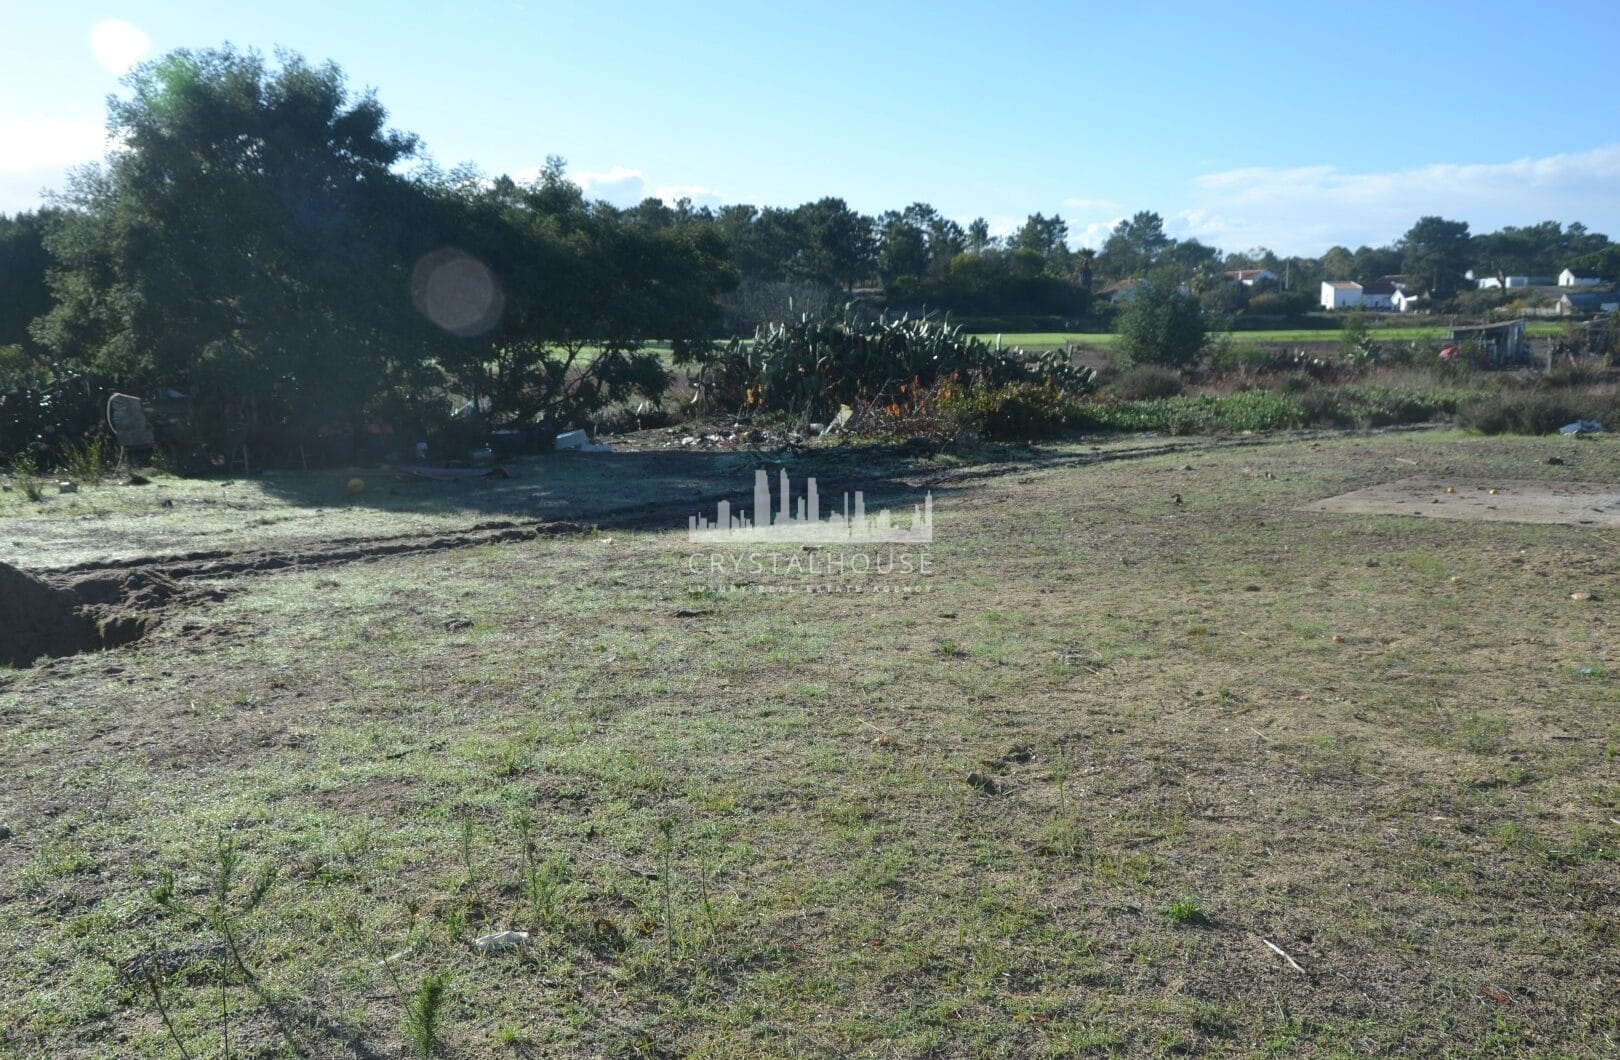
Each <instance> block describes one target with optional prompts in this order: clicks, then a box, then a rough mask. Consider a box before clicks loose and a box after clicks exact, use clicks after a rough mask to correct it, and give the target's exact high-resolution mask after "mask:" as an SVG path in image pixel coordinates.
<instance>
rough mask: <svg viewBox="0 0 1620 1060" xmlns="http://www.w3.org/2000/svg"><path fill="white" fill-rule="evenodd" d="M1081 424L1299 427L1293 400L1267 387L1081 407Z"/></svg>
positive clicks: (1174, 429)
mask: <svg viewBox="0 0 1620 1060" xmlns="http://www.w3.org/2000/svg"><path fill="white" fill-rule="evenodd" d="M1084 411H1085V416H1084V420H1083V425H1084V426H1086V427H1088V428H1091V429H1095V430H1105V431H1106V430H1113V431H1164V432H1167V433H1169V434H1208V433H1213V432H1216V431H1280V430H1287V429H1289V428H1292V427H1299V426H1302V425H1303V424H1304V422H1305V414H1304V410H1302V409H1301V408H1300V406H1299V404H1298V402H1296V401H1294V400H1293V399H1292V398H1289V397H1287V396H1285V395H1283V394H1278V393H1275V392H1273V391H1270V390H1247V391H1244V392H1242V393H1239V394H1222V395H1219V396H1215V395H1207V394H1206V395H1202V396H1198V397H1172V398H1157V399H1154V400H1151V401H1128V402H1120V403H1115V404H1110V403H1103V402H1099V403H1096V404H1093V405H1089V406H1087V407H1086V408H1085V410H1084Z"/></svg>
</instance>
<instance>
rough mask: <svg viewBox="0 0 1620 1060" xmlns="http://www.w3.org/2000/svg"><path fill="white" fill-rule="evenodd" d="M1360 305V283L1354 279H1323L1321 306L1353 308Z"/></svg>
mask: <svg viewBox="0 0 1620 1060" xmlns="http://www.w3.org/2000/svg"><path fill="white" fill-rule="evenodd" d="M1359 305H1361V284H1359V283H1356V282H1355V281H1354V280H1323V281H1322V308H1323V309H1326V310H1329V311H1330V312H1331V311H1332V310H1335V309H1354V308H1356V307H1357V306H1359Z"/></svg>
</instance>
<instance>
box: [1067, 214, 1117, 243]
mask: <svg viewBox="0 0 1620 1060" xmlns="http://www.w3.org/2000/svg"><path fill="white" fill-rule="evenodd" d="M1123 220H1125V218H1124V217H1115V218H1114V219H1113V220H1110V221H1093V222H1092V223H1091V224H1088V225H1086V226H1085V227H1083V228H1071V229H1070V230H1069V245H1070V246H1072V247H1089V248H1090V249H1092V250H1101V249H1102V245H1103V244H1104V243H1106V242H1108V237H1109V236H1111V235H1113V234H1114V226H1115V225H1117V224H1119V223H1120V222H1121V221H1123Z"/></svg>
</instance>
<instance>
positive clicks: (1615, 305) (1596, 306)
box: [1558, 291, 1620, 317]
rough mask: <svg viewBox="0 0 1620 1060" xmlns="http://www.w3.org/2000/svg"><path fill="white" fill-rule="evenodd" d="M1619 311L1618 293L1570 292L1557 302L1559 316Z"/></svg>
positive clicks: (1619, 294)
mask: <svg viewBox="0 0 1620 1060" xmlns="http://www.w3.org/2000/svg"><path fill="white" fill-rule="evenodd" d="M1616 311H1620V292H1616V291H1570V292H1568V293H1567V294H1565V295H1564V296H1563V297H1562V298H1560V299H1559V300H1558V315H1559V316H1565V317H1568V316H1575V315H1577V314H1580V315H1583V316H1584V315H1585V314H1587V313H1613V312H1616Z"/></svg>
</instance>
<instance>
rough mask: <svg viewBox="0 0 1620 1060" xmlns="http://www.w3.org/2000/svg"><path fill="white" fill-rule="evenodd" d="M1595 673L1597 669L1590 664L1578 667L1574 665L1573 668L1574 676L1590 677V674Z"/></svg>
mask: <svg viewBox="0 0 1620 1060" xmlns="http://www.w3.org/2000/svg"><path fill="white" fill-rule="evenodd" d="M1596 673H1597V671H1596V670H1594V669H1592V668H1591V667H1590V666H1580V667H1576V669H1575V676H1576V677H1591V676H1593V675H1595V674H1596Z"/></svg>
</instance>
